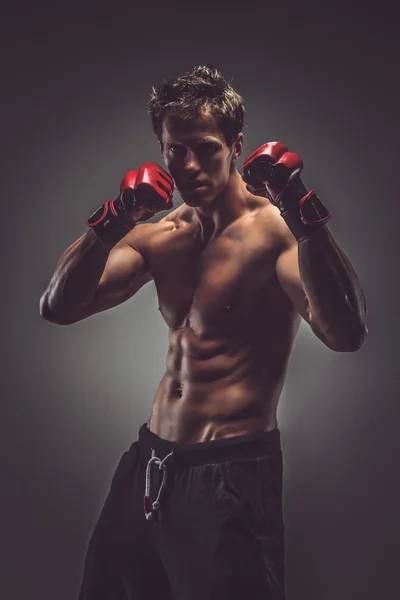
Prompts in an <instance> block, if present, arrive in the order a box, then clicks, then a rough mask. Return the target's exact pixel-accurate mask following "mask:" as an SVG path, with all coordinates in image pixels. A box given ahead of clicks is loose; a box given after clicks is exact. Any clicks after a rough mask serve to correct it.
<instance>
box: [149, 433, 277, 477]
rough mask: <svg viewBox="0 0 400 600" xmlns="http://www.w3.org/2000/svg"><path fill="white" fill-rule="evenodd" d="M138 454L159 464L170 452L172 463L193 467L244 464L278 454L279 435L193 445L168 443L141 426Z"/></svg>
mask: <svg viewBox="0 0 400 600" xmlns="http://www.w3.org/2000/svg"><path fill="white" fill-rule="evenodd" d="M137 445H138V448H139V452H140V453H141V454H142V455H143V456H144V457H145V458H147V459H150V458H151V451H152V450H155V453H156V456H158V457H159V458H160V459H161V460H163V459H164V458H165V457H166V456H167V455H168V454H170V453H171V452H173V462H175V463H177V464H182V465H188V466H196V465H201V464H212V463H221V462H225V461H232V460H244V459H251V458H256V457H257V456H266V455H270V454H274V453H276V452H281V434H280V430H279V429H274V430H272V431H261V432H257V433H250V434H246V435H239V436H234V437H229V438H223V439H218V440H211V441H208V442H198V443H196V444H184V443H182V442H171V441H169V440H164V439H162V438H160V437H159V436H158V435H156V434H155V433H153V432H151V431H150V429H149V428H148V427H147V424H146V423H145V424H144V425H142V426H141V427H140V429H139V437H138V441H137Z"/></svg>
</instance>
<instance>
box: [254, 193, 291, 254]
mask: <svg viewBox="0 0 400 600" xmlns="http://www.w3.org/2000/svg"><path fill="white" fill-rule="evenodd" d="M257 199H258V200H263V202H262V203H260V204H259V206H258V207H257V208H256V210H255V211H254V221H255V223H256V224H257V226H258V227H259V228H260V230H261V231H262V232H263V233H264V234H265V236H266V238H267V240H268V245H269V246H270V245H272V246H274V247H275V248H276V250H277V251H278V252H282V251H284V250H285V249H287V248H289V247H291V246H292V245H293V244H294V243H296V239H295V237H294V236H293V234H292V232H291V231H290V229H289V227H288V226H287V224H286V223H285V220H284V219H283V218H282V217H281V213H280V211H279V208H277V207H276V206H274V205H273V204H272V203H271V202H270V201H269V200H268V199H265V198H261V197H260V198H258V197H257Z"/></svg>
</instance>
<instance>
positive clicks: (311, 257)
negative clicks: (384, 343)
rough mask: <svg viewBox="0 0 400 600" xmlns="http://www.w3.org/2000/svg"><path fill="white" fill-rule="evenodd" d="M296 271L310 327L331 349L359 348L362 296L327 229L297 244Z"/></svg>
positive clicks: (363, 307) (363, 322)
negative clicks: (306, 305) (309, 315)
mask: <svg viewBox="0 0 400 600" xmlns="http://www.w3.org/2000/svg"><path fill="white" fill-rule="evenodd" d="M299 269H300V276H301V280H302V284H303V287H304V291H305V293H306V296H307V299H308V302H309V309H310V314H311V317H310V318H311V321H310V324H311V326H312V328H313V329H317V330H318V332H319V333H320V334H321V335H322V336H323V338H324V339H325V340H326V343H327V345H329V346H330V347H331V348H332V349H334V350H338V351H352V350H356V349H358V348H359V347H360V346H361V345H362V343H363V341H364V339H365V336H366V334H367V327H366V301H365V296H364V293H363V291H362V289H361V286H360V283H359V281H358V277H357V275H356V273H355V271H354V269H353V267H352V265H351V264H350V261H349V260H348V258H347V257H346V255H345V254H344V252H343V250H342V249H341V248H340V247H339V245H338V244H337V242H336V241H335V240H334V239H333V236H332V234H331V233H330V232H329V231H328V229H327V227H326V226H325V227H322V228H321V229H319V230H318V231H316V232H315V233H314V234H313V235H311V236H310V237H308V238H307V239H305V240H303V241H301V242H300V243H299Z"/></svg>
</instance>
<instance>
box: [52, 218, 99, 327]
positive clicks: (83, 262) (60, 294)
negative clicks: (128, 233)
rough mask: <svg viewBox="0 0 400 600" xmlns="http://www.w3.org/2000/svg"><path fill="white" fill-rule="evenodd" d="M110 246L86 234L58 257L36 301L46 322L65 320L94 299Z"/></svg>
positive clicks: (90, 232)
mask: <svg viewBox="0 0 400 600" xmlns="http://www.w3.org/2000/svg"><path fill="white" fill-rule="evenodd" d="M110 250H111V246H110V247H108V246H106V245H105V244H103V243H102V242H101V241H100V240H99V239H98V238H97V237H96V235H95V234H94V233H93V231H92V230H88V231H87V232H86V233H85V234H83V235H82V236H81V237H80V238H78V239H77V240H76V241H75V242H74V243H73V244H71V246H69V248H67V249H66V250H65V252H64V253H63V254H62V255H61V257H60V259H59V261H58V263H57V266H56V269H55V272H54V274H53V276H52V278H51V280H50V283H49V285H48V287H47V289H46V290H45V292H44V293H43V295H42V297H41V299H40V313H41V315H42V316H43V317H45V318H48V319H49V320H52V318H54V319H60V320H61V321H62V320H63V319H65V318H68V316H69V315H71V314H74V313H76V312H77V311H79V310H80V309H81V308H83V307H84V306H86V305H87V304H88V303H89V302H90V301H91V299H92V298H93V297H94V296H95V293H96V290H97V286H98V283H99V281H100V279H101V276H102V274H103V271H104V267H105V264H106V262H107V259H108V255H109V253H110Z"/></svg>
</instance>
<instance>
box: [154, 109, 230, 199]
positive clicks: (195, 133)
mask: <svg viewBox="0 0 400 600" xmlns="http://www.w3.org/2000/svg"><path fill="white" fill-rule="evenodd" d="M240 135H241V134H240ZM162 141H163V144H162V157H163V160H164V162H165V165H166V167H167V169H168V171H169V172H170V174H171V176H172V178H173V179H174V181H175V185H176V187H177V189H178V191H179V193H180V194H181V196H182V198H183V200H184V201H185V203H186V204H188V205H189V206H193V207H195V206H201V207H206V206H209V205H211V204H212V202H213V200H214V199H215V198H216V197H217V196H218V195H219V194H220V193H221V192H222V191H223V189H224V188H225V186H226V185H227V183H228V180H229V175H230V173H231V168H232V167H231V164H232V160H233V159H234V158H237V155H238V153H237V148H236V145H234V147H233V149H232V148H229V147H228V146H227V144H226V141H225V138H224V135H223V133H222V131H221V130H220V129H219V126H218V123H217V121H216V119H215V117H214V116H213V115H211V114H207V115H204V116H202V117H198V118H197V119H196V120H194V121H184V120H183V119H181V118H180V117H178V116H174V115H167V116H166V117H165V119H164V121H163V129H162ZM239 153H240V152H239ZM199 184H202V185H201V187H199Z"/></svg>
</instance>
